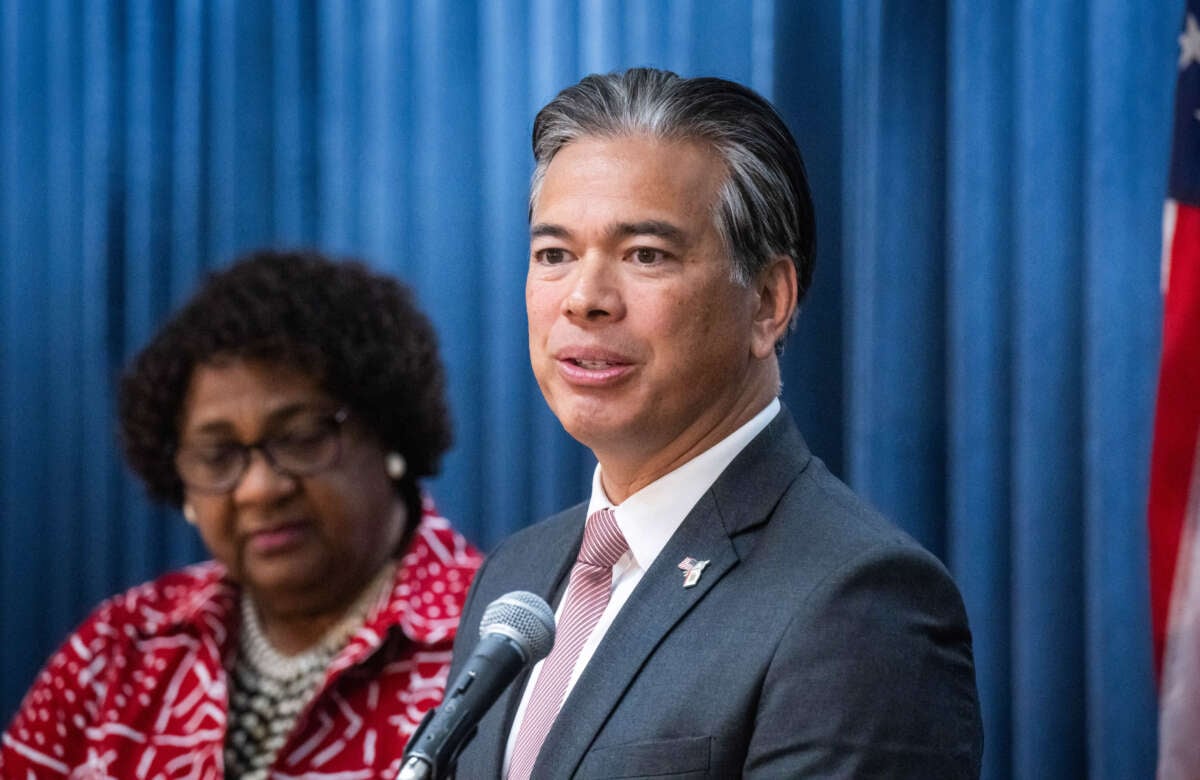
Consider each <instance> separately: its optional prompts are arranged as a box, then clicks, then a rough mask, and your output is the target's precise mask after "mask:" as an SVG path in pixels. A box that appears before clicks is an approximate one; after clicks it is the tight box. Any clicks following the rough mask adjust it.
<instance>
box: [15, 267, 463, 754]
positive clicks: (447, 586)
mask: <svg viewBox="0 0 1200 780" xmlns="http://www.w3.org/2000/svg"><path fill="white" fill-rule="evenodd" d="M443 384H444V380H443V372H442V367H441V364H440V361H439V358H438V354H437V347H436V341H435V338H434V334H433V331H432V328H431V326H430V324H429V321H428V320H427V319H426V318H425V316H424V315H423V314H422V313H421V312H420V311H419V310H418V309H417V308H416V306H415V304H414V303H413V300H412V298H411V296H410V294H409V292H408V291H407V290H406V289H405V288H404V287H402V286H401V285H399V284H398V283H397V282H395V281H394V280H392V279H389V278H387V277H384V276H381V275H377V274H375V273H372V272H371V271H369V270H367V269H366V268H365V267H363V266H362V265H359V264H357V263H354V262H334V261H331V260H328V259H325V258H323V257H320V256H318V255H315V254H301V253H275V252H260V253H257V254H253V255H250V256H248V257H247V258H245V259H243V260H242V261H240V262H237V263H235V264H234V265H232V266H231V267H229V268H228V269H226V270H224V271H221V272H219V273H216V274H215V275H213V276H211V277H210V278H209V280H208V281H207V283H206V284H205V285H204V286H203V287H202V288H201V289H200V290H199V291H198V292H197V293H196V295H195V296H194V297H193V298H192V299H191V301H190V302H188V303H187V304H186V305H185V306H184V307H183V308H182V309H181V310H180V311H179V312H177V313H176V314H175V315H174V316H173V317H172V318H171V319H170V321H169V322H167V323H166V325H165V326H163V328H162V329H161V330H160V331H159V332H158V334H157V335H156V336H155V337H154V339H153V340H152V341H151V342H150V344H149V345H148V346H146V348H145V349H144V350H143V351H142V352H141V354H140V355H138V356H137V358H136V359H135V360H134V361H133V363H132V365H131V367H130V368H129V369H128V370H127V372H126V373H125V375H124V377H123V379H122V382H121V388H120V403H119V407H120V409H119V413H120V430H121V438H122V444H123V447H124V452H125V455H126V459H127V460H128V462H129V464H130V466H131V467H132V469H133V470H134V471H135V472H136V473H137V474H138V476H140V477H141V478H142V480H143V481H144V482H145V485H146V488H147V490H148V492H149V494H150V495H151V496H152V497H153V498H155V499H158V500H160V501H164V502H166V503H168V504H170V505H173V506H178V507H180V508H181V509H182V512H183V516H184V517H185V518H186V519H187V521H188V522H189V523H192V524H193V525H194V526H195V527H196V529H197V531H198V532H199V534H200V537H201V539H202V540H203V542H204V544H205V546H206V547H207V549H208V551H209V552H210V553H211V555H212V558H213V560H212V561H209V562H206V563H201V564H198V565H196V566H192V567H189V568H187V569H184V570H181V571H177V572H173V573H170V574H167V575H166V576H164V577H162V578H160V579H158V580H156V581H154V582H152V583H148V584H145V585H142V586H140V587H137V588H134V589H132V590H130V591H128V592H126V593H124V594H122V595H118V596H116V597H114V598H112V599H110V600H108V601H106V602H105V603H103V604H102V605H101V606H100V607H99V608H98V609H97V610H96V611H95V612H93V614H92V615H91V616H90V617H89V618H88V619H87V620H86V621H85V622H84V624H83V625H82V626H81V627H80V628H79V629H78V630H77V631H76V633H75V634H73V635H72V636H71V637H69V638H68V639H67V641H66V642H65V643H64V644H63V646H62V647H61V649H60V650H59V651H58V652H57V653H56V654H55V655H54V656H53V657H52V658H51V659H50V661H49V663H48V664H47V666H46V668H45V669H44V670H43V672H42V674H41V675H40V676H39V678H38V680H37V682H36V683H35V684H34V687H33V688H32V690H31V691H30V692H29V693H28V694H27V696H26V698H25V700H24V703H23V704H22V707H21V709H20V711H19V712H18V714H17V716H16V718H15V719H14V720H13V723H12V725H11V726H10V728H9V730H8V731H7V732H6V733H5V735H4V739H3V745H2V746H0V776H4V777H22V778H24V777H26V776H27V775H29V776H37V777H41V776H43V774H45V775H46V776H50V775H55V776H58V775H65V776H68V777H89V778H92V777H94V778H102V777H113V778H157V777H194V778H218V777H238V778H265V777H300V776H303V777H307V778H322V777H328V778H384V777H387V778H391V777H394V776H395V774H396V771H397V769H398V767H399V764H400V758H401V755H402V753H403V750H404V746H405V743H406V742H407V739H408V736H409V735H410V734H411V733H412V731H413V729H414V728H415V727H416V725H417V723H418V722H419V721H420V719H421V717H422V715H423V714H424V713H425V712H426V711H427V710H429V709H430V708H431V707H433V706H435V705H436V704H437V702H438V701H439V700H440V698H441V693H442V687H443V686H444V685H445V676H446V671H447V668H448V664H449V661H450V648H451V643H452V640H453V638H454V634H455V628H456V626H457V623H458V616H459V613H460V611H461V608H462V603H463V600H464V598H465V596H466V591H467V587H468V585H469V584H470V580H471V578H472V576H473V574H474V572H475V570H476V568H477V567H478V565H479V555H478V554H477V553H476V551H475V550H474V549H472V548H471V547H470V545H469V544H468V543H467V542H465V541H464V540H463V538H462V537H460V536H459V535H458V534H457V533H455V532H454V531H453V530H452V529H451V528H450V526H449V525H448V523H447V522H446V521H445V520H444V519H442V518H441V517H439V516H438V514H437V511H436V510H435V509H434V506H433V504H432V502H431V500H430V499H429V498H428V497H426V496H423V495H422V492H421V488H420V485H419V482H418V480H419V479H420V478H422V477H426V476H429V475H432V474H433V473H435V471H436V470H437V466H438V461H439V459H440V457H441V455H442V454H443V453H444V452H445V450H446V449H447V447H448V446H449V444H450V426H449V420H448V415H447V410H446V404H445V399H444V388H443Z"/></svg>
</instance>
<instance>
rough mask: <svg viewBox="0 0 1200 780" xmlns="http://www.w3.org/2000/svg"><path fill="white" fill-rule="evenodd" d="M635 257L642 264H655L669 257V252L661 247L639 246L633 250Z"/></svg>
mask: <svg viewBox="0 0 1200 780" xmlns="http://www.w3.org/2000/svg"><path fill="white" fill-rule="evenodd" d="M633 259H634V261H635V262H637V263H638V264H640V265H654V264H655V263H661V262H662V261H663V260H666V259H667V253H666V252H664V251H662V250H661V249H650V248H649V247H639V248H637V249H635V250H633Z"/></svg>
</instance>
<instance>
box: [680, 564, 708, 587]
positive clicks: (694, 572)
mask: <svg viewBox="0 0 1200 780" xmlns="http://www.w3.org/2000/svg"><path fill="white" fill-rule="evenodd" d="M707 565H708V561H698V560H696V559H695V558H691V557H689V558H684V559H683V560H682V561H680V562H679V568H680V569H682V570H683V571H685V572H687V574H686V575H685V576H684V578H683V587H685V588H690V587H692V586H693V585H695V584H696V583H697V582H699V581H700V575H701V574H703V573H704V567H705V566H707Z"/></svg>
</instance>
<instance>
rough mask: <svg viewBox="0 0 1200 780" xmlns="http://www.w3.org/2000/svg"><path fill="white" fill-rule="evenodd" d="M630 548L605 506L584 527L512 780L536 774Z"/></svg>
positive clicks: (515, 749) (511, 772)
mask: <svg viewBox="0 0 1200 780" xmlns="http://www.w3.org/2000/svg"><path fill="white" fill-rule="evenodd" d="M628 549H629V544H628V543H626V541H625V537H624V536H622V535H621V529H620V528H618V527H617V518H616V516H615V515H614V514H613V511H612V510H611V509H608V508H605V509H600V510H597V511H596V512H593V513H592V516H591V517H589V518H588V519H587V524H586V525H585V526H584V530H583V544H582V545H580V547H579V557H578V558H576V559H575V566H574V568H572V569H571V580H570V582H569V583H568V584H567V603H566V604H565V605H564V606H563V612H562V617H561V618H560V619H559V621H558V633H557V637H556V638H555V640H554V649H553V650H551V651H550V655H549V656H547V657H546V661H545V663H543V664H542V671H541V673H540V674H539V675H538V679H537V683H536V684H535V685H534V687H533V693H532V694H530V696H529V703H528V704H527V705H526V706H525V718H524V720H523V721H522V722H521V730H520V732H519V733H518V734H517V742H516V744H515V745H514V746H513V753H512V758H511V759H510V761H509V764H508V780H527V778H528V777H529V773H530V772H532V771H533V763H534V761H536V760H537V756H538V752H539V751H540V750H541V749H542V742H543V741H545V739H546V735H547V734H548V733H550V727H551V726H552V725H554V719H555V718H556V717H558V711H559V709H560V708H561V707H562V704H563V700H564V699H565V698H566V695H567V683H568V682H569V681H570V679H571V673H572V672H573V671H574V670H575V664H576V662H577V661H578V660H579V651H580V650H582V649H583V645H584V643H585V642H587V639H588V637H589V636H591V634H592V630H593V629H595V627H596V623H598V622H600V616H601V615H602V614H604V608H605V607H607V606H608V599H609V596H610V595H611V594H612V567H613V565H614V564H616V562H617V561H618V560H620V558H621V556H622V555H624V554H625V551H626V550H628Z"/></svg>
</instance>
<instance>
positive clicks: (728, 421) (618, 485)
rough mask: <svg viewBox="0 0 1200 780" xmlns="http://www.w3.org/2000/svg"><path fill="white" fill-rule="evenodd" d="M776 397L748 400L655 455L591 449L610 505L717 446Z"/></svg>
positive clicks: (755, 396)
mask: <svg viewBox="0 0 1200 780" xmlns="http://www.w3.org/2000/svg"><path fill="white" fill-rule="evenodd" d="M774 398H775V393H774V392H773V390H772V392H769V393H760V394H755V395H753V396H750V397H747V398H746V399H744V400H743V402H742V403H740V404H739V405H738V406H737V407H736V408H735V409H733V410H732V411H731V412H730V413H729V414H726V415H725V416H723V417H722V418H721V419H720V420H718V421H716V422H715V423H713V424H711V425H707V426H703V425H702V426H693V427H691V428H689V429H688V430H687V431H685V432H684V433H683V434H682V435H680V436H679V437H677V438H676V439H675V440H674V441H672V442H671V443H670V445H669V446H667V447H666V448H663V449H660V450H659V451H657V452H651V453H645V452H630V453H622V452H618V451H611V450H608V451H601V450H599V449H593V451H592V452H593V454H594V455H595V456H596V460H597V461H598V462H599V463H600V481H601V485H602V486H603V488H604V493H605V495H606V496H608V499H609V500H610V501H612V502H613V504H620V503H621V502H622V501H624V500H625V499H626V498H629V496H632V495H633V494H634V493H636V492H638V491H639V490H641V489H642V488H644V487H646V486H647V485H649V484H652V483H653V482H655V481H657V480H659V479H661V478H662V477H664V476H666V475H667V474H670V473H671V472H672V471H674V470H675V469H677V468H679V467H680V466H682V465H684V464H685V463H687V462H688V461H690V460H692V459H693V458H695V457H697V456H698V455H701V454H702V453H704V452H707V451H708V450H710V449H711V448H712V447H714V446H716V445H717V444H718V443H720V442H721V441H724V440H725V438H726V437H728V436H729V435H730V434H732V433H733V432H734V431H736V430H737V429H738V428H740V427H742V426H743V425H745V424H746V423H747V422H749V421H750V420H751V419H752V418H753V417H754V416H755V415H756V414H758V413H759V412H761V411H762V410H763V409H764V408H766V406H767V404H769V403H771V401H772V400H773V399H774Z"/></svg>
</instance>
